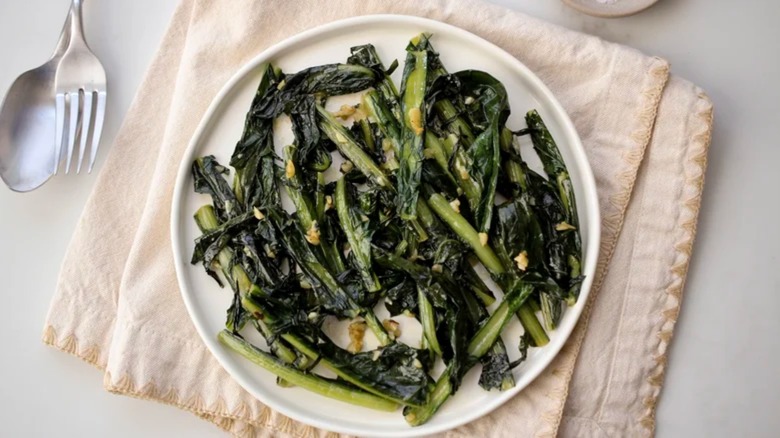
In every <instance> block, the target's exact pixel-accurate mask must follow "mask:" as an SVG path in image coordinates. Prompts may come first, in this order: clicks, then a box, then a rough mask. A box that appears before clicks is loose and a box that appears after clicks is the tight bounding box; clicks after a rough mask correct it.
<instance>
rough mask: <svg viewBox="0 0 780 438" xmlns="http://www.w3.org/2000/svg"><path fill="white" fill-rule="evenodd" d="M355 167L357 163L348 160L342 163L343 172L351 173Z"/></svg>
mask: <svg viewBox="0 0 780 438" xmlns="http://www.w3.org/2000/svg"><path fill="white" fill-rule="evenodd" d="M354 168H355V165H354V164H352V162H351V161H349V160H347V161H345V162H343V163H341V173H349V172H351V171H352V169H354Z"/></svg>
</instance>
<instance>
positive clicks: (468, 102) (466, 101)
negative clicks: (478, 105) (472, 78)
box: [463, 96, 474, 105]
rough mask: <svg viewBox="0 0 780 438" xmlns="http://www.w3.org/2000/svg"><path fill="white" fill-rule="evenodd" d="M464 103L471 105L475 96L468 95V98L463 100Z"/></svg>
mask: <svg viewBox="0 0 780 438" xmlns="http://www.w3.org/2000/svg"><path fill="white" fill-rule="evenodd" d="M463 103H465V104H466V105H471V104H472V103H474V98H473V97H471V96H466V99H464V100H463Z"/></svg>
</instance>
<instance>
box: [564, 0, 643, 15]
mask: <svg viewBox="0 0 780 438" xmlns="http://www.w3.org/2000/svg"><path fill="white" fill-rule="evenodd" d="M563 2H564V3H566V4H567V5H569V6H571V7H573V8H574V9H577V10H578V11H580V12H583V13H585V14H588V15H593V16H596V17H603V18H618V17H625V16H628V15H634V14H636V13H639V12H642V11H644V10H645V9H647V8H649V7H650V6H653V5H654V4H656V3H657V2H658V0H563Z"/></svg>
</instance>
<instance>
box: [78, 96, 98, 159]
mask: <svg viewBox="0 0 780 438" xmlns="http://www.w3.org/2000/svg"><path fill="white" fill-rule="evenodd" d="M93 98H94V93H93V92H91V91H89V92H86V91H85V92H84V106H83V108H82V110H81V139H80V141H79V161H78V162H76V174H79V173H81V162H82V161H83V160H84V151H85V150H86V149H87V137H89V128H90V125H91V124H92V101H93Z"/></svg>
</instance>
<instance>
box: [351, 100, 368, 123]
mask: <svg viewBox="0 0 780 438" xmlns="http://www.w3.org/2000/svg"><path fill="white" fill-rule="evenodd" d="M352 118H353V119H354V120H355V121H356V122H359V121H361V120H363V119H367V118H368V114H366V111H365V110H364V109H363V105H361V104H357V106H355V114H353V115H352Z"/></svg>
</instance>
